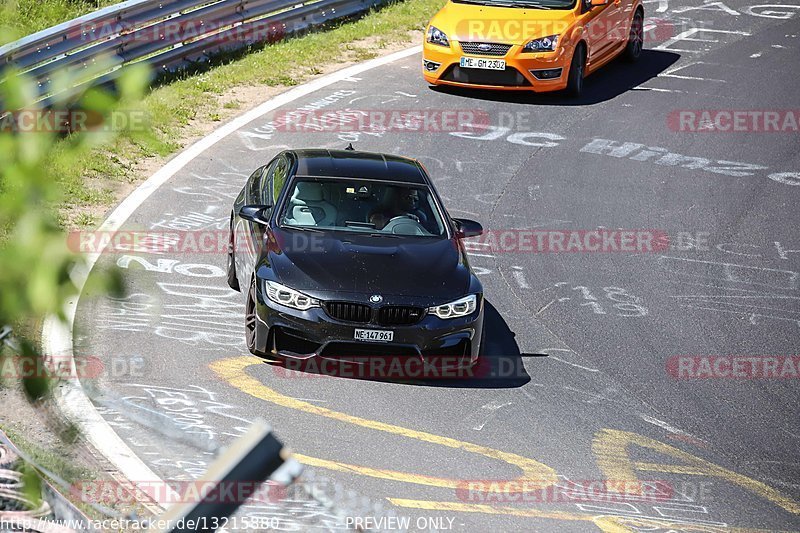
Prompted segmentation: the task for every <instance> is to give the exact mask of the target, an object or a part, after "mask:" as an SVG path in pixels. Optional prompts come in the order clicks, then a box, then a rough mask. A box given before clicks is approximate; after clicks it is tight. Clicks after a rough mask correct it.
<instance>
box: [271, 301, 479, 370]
mask: <svg viewBox="0 0 800 533" xmlns="http://www.w3.org/2000/svg"><path fill="white" fill-rule="evenodd" d="M392 303H396V302H392ZM361 305H363V303H362V304H361ZM384 305H385V304H384ZM374 308H375V309H377V307H374ZM256 315H257V323H256V339H255V341H256V350H257V351H258V352H259V353H263V354H265V355H266V354H269V355H271V356H273V357H278V358H281V359H287V360H309V359H312V358H322V359H330V360H336V361H342V360H345V361H362V360H366V359H368V358H372V357H375V358H406V359H407V358H417V359H420V360H422V361H439V362H441V361H446V362H447V365H448V366H450V365H455V366H457V367H459V368H470V367H472V366H473V365H475V363H476V362H477V361H478V356H479V352H480V349H481V339H482V336H483V298H482V295H479V296H478V305H477V306H476V310H475V311H474V312H473V313H472V314H470V315H467V316H465V317H459V318H451V319H441V318H439V317H437V316H435V315H430V314H424V315H423V316H422V318H421V319H419V320H418V321H417V322H416V323H414V324H409V325H382V324H380V323H378V321H377V320H376V317H377V316H378V313H373V315H374V316H373V319H372V320H370V321H369V322H351V321H345V320H339V319H336V318H333V317H332V316H330V315H329V314H328V312H326V310H325V308H324V306H322V307H313V308H311V309H308V310H306V311H298V310H296V309H292V308H289V307H286V306H283V305H280V304H277V303H275V302H272V301H271V300H269V299H267V298H266V297H265V295H264V294H263V292H262V291H261V290H258V291H257V303H256ZM356 329H375V330H391V331H392V332H393V336H394V338H393V340H392V341H391V342H366V341H359V340H356V339H355V337H354V335H355V330H356Z"/></svg>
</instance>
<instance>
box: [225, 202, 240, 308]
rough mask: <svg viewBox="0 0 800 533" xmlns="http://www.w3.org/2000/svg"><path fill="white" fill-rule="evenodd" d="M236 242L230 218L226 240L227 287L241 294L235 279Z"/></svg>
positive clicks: (237, 281)
mask: <svg viewBox="0 0 800 533" xmlns="http://www.w3.org/2000/svg"><path fill="white" fill-rule="evenodd" d="M235 253H236V240H235V239H234V235H233V218H231V225H230V237H229V238H228V287H230V288H231V289H233V290H235V291H239V292H241V289H240V288H239V280H238V278H237V277H236V257H235V255H234V254H235Z"/></svg>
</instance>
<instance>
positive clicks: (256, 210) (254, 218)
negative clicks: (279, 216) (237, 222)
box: [239, 204, 272, 226]
mask: <svg viewBox="0 0 800 533" xmlns="http://www.w3.org/2000/svg"><path fill="white" fill-rule="evenodd" d="M270 207H272V206H271V205H259V204H254V205H243V206H242V207H241V209H239V216H240V217H241V218H243V219H245V220H249V221H250V222H255V223H256V224H262V225H264V226H266V225H267V224H269V215H268V214H267V213H266V211H267V209H269V208H270Z"/></svg>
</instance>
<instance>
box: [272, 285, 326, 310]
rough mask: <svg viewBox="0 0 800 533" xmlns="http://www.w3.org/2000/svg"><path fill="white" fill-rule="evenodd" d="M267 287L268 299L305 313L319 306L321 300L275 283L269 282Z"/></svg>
mask: <svg viewBox="0 0 800 533" xmlns="http://www.w3.org/2000/svg"><path fill="white" fill-rule="evenodd" d="M265 286H266V287H265V288H266V293H267V298H269V299H270V300H272V301H273V302H275V303H276V304H281V305H285V306H286V307H291V308H292V309H297V310H300V311H305V310H306V309H311V308H312V307H317V306H318V305H319V300H317V299H315V298H312V297H311V296H307V295H305V294H303V293H302V292H297V291H296V290H294V289H290V288H289V287H287V286H286V285H281V284H280V283H275V282H274V281H267V282H266V283H265Z"/></svg>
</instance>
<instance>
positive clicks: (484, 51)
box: [460, 41, 511, 57]
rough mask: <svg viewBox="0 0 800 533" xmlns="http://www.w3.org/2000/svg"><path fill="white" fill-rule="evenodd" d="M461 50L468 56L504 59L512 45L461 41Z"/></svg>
mask: <svg viewBox="0 0 800 533" xmlns="http://www.w3.org/2000/svg"><path fill="white" fill-rule="evenodd" d="M460 44H461V49H462V50H463V51H464V53H466V54H476V55H481V56H496V57H502V56H504V55H506V54H507V53H508V50H509V49H510V48H511V45H510V44H502V43H481V42H477V41H461V43H460Z"/></svg>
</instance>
